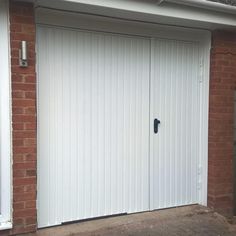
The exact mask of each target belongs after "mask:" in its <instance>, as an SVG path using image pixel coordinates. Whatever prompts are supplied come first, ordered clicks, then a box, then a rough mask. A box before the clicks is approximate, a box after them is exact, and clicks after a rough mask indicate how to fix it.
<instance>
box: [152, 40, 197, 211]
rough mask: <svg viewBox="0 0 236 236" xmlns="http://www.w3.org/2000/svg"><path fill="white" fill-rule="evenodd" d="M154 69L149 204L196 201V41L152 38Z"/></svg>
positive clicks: (167, 205) (154, 206) (161, 205)
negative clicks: (155, 123) (156, 125)
mask: <svg viewBox="0 0 236 236" xmlns="http://www.w3.org/2000/svg"><path fill="white" fill-rule="evenodd" d="M151 71H152V74H151V77H152V80H151V91H152V93H151V103H152V105H151V116H150V127H151V128H150V129H151V139H150V141H151V208H153V209H160V208H167V207H173V206H180V205H187V204H192V203H197V201H198V199H197V188H198V186H197V183H198V161H197V160H198V158H199V129H200V128H199V124H200V123H199V107H200V106H199V47H198V44H196V43H191V42H181V41H171V40H161V39H160V40H157V39H156V40H153V41H152V65H151ZM154 118H158V119H159V120H160V121H161V124H160V126H159V132H158V134H154V133H153V120H154Z"/></svg>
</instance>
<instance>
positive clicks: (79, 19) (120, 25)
mask: <svg viewBox="0 0 236 236" xmlns="http://www.w3.org/2000/svg"><path fill="white" fill-rule="evenodd" d="M36 23H37V24H41V25H51V26H59V27H67V28H75V29H81V30H90V31H100V32H111V33H120V34H129V35H136V36H142V37H148V38H150V37H158V38H166V39H168V38H169V39H173V36H174V37H175V39H178V40H191V41H195V42H199V41H207V40H208V39H209V38H210V32H209V31H207V30H201V29H190V28H184V27H176V26H167V25H165V26H163V25H159V24H150V23H146V22H137V21H130V20H126V19H115V18H111V17H105V16H96V15H91V14H82V13H73V12H65V11H61V10H55V9H54V10H52V9H46V8H37V9H36Z"/></svg>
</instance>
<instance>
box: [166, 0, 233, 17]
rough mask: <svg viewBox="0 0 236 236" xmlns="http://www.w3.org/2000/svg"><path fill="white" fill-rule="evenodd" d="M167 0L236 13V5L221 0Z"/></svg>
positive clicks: (168, 0) (167, 0)
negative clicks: (213, 0) (218, 0)
mask: <svg viewBox="0 0 236 236" xmlns="http://www.w3.org/2000/svg"><path fill="white" fill-rule="evenodd" d="M165 2H172V3H176V4H184V5H188V6H195V7H199V8H205V9H210V10H215V11H223V12H227V13H234V14H236V7H235V6H230V5H226V4H223V3H219V2H211V1H207V0H165Z"/></svg>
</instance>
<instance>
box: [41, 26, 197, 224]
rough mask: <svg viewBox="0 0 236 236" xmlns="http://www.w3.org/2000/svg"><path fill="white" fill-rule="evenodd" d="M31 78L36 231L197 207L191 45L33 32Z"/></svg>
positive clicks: (64, 31)
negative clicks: (34, 87)
mask: <svg viewBox="0 0 236 236" xmlns="http://www.w3.org/2000/svg"><path fill="white" fill-rule="evenodd" d="M38 81H39V85H38V109H39V110H38V114H39V115H38V140H39V143H38V224H39V227H46V226H52V225H57V224H61V223H63V222H68V221H75V220H82V219H88V218H94V217H100V216H107V215H114V214H121V213H132V212H141V211H147V210H153V209H160V208H165V207H173V206H180V205H186V204H194V203H197V202H198V193H199V192H198V191H199V178H200V177H199V168H198V167H199V155H200V154H199V151H198V149H199V135H200V134H199V130H200V129H199V125H200V121H199V115H197V114H199V112H200V109H199V107H200V105H199V101H200V99H199V96H200V95H199V91H200V86H199V84H200V83H199V45H198V43H192V42H184V41H176V40H161V39H149V38H142V37H137V36H127V35H118V34H109V33H98V32H89V31H78V30H72V29H65V28H56V27H47V26H40V27H38ZM154 120H155V125H156V126H155V127H154ZM159 121H160V124H159V123H158V122H159ZM154 128H155V130H154Z"/></svg>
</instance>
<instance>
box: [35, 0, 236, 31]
mask: <svg viewBox="0 0 236 236" xmlns="http://www.w3.org/2000/svg"><path fill="white" fill-rule="evenodd" d="M176 2H177V1H176ZM189 2H190V1H189ZM195 2H196V1H195ZM221 5H223V4H221ZM36 7H47V8H51V9H60V10H66V11H74V12H83V13H92V14H98V15H104V16H110V17H117V18H126V19H130V20H131V19H132V20H141V21H146V22H153V23H154V22H155V23H158V24H166V25H167V24H168V25H173V26H185V27H193V28H202V29H210V30H213V29H218V28H221V29H222V28H235V27H236V21H235V14H234V13H229V12H227V13H226V12H220V11H216V10H212V9H207V8H200V7H196V6H192V5H191V6H190V5H186V4H185V5H184V4H177V3H172V2H168V1H164V2H162V3H161V4H158V1H157V0H156V1H147V0H146V1H145V0H143V1H140V0H112V1H111V0H50V1H48V0H38V1H37V2H36Z"/></svg>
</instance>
